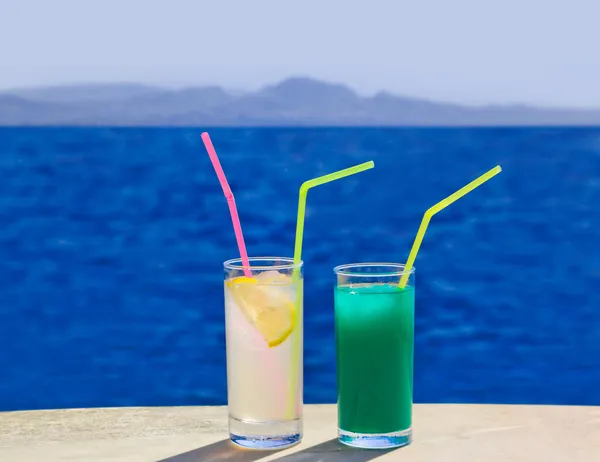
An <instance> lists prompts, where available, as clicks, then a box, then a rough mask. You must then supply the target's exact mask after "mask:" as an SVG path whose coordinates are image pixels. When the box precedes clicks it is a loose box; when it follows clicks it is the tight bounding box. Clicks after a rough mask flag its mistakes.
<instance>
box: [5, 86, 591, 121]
mask: <svg viewBox="0 0 600 462" xmlns="http://www.w3.org/2000/svg"><path fill="white" fill-rule="evenodd" d="M0 125H11V126H15V125H61V126H68V125H76V126H82V125H92V126H93V125H111V126H134V125H137V126H159V125H163V126H170V125H171V126H174V125H180V126H186V125H187V126H189V125H195V126H197V125H204V126H215V125H217V126H218V125H221V126H236V125H238V126H239V125H254V126H261V125H262V126H265V125H269V126H281V125H347V126H359V125H362V126H368V125H384V126H431V125H436V126H460V125H479V126H482V125H600V109H598V110H580V109H568V108H556V109H548V108H536V107H529V106H524V105H495V106H494V105H492V106H485V107H470V106H461V105H458V104H448V103H439V102H435V101H429V100H426V99H418V98H408V97H403V96H397V95H393V94H390V93H387V92H381V93H378V94H377V95H375V96H373V97H361V96H359V95H357V94H356V93H355V92H354V91H352V90H351V89H350V88H348V87H346V86H344V85H339V84H332V83H326V82H321V81H318V80H313V79H308V78H292V79H288V80H285V81H283V82H280V83H278V84H276V85H270V86H267V87H264V88H262V89H260V90H259V91H256V92H253V93H239V92H238V93H230V92H228V91H226V90H224V89H222V88H220V87H215V86H210V87H192V88H186V89H181V90H170V89H165V88H160V87H153V86H147V85H138V84H106V85H104V84H89V85H68V86H55V87H46V88H30V89H18V90H13V91H7V92H3V93H0Z"/></svg>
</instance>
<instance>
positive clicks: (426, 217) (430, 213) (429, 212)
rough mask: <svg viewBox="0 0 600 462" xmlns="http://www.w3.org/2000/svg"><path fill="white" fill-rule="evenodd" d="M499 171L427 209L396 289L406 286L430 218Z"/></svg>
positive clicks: (486, 175) (493, 171)
mask: <svg viewBox="0 0 600 462" xmlns="http://www.w3.org/2000/svg"><path fill="white" fill-rule="evenodd" d="M501 171H502V168H501V167H500V166H499V165H496V166H495V167H494V168H493V169H491V170H490V171H488V172H486V173H484V174H483V175H481V176H480V177H479V178H477V179H476V180H473V181H471V182H470V183H469V184H468V185H466V186H463V187H462V188H460V189H459V190H458V191H456V192H455V193H454V194H451V195H450V196H448V197H446V199H444V200H441V201H439V202H438V203H437V204H435V205H434V206H433V207H431V208H429V209H428V210H427V211H426V212H425V215H423V220H422V221H421V226H419V230H418V231H417V237H415V242H414V243H413V246H412V248H411V249H410V253H409V254H408V260H407V261H406V265H405V266H404V274H403V275H402V278H401V279H400V283H399V284H398V287H400V288H401V289H403V288H404V287H405V286H406V283H407V282H408V277H409V276H410V270H411V269H412V267H413V264H414V263H415V258H417V252H418V251H419V248H420V247H421V242H423V237H424V236H425V231H427V226H428V225H429V221H430V220H431V217H433V216H434V215H435V214H436V213H438V212H439V211H441V210H444V209H445V208H446V207H448V206H449V205H450V204H452V203H453V202H455V201H457V200H458V199H460V198H461V197H463V196H464V195H466V194H468V193H470V192H471V191H473V190H474V189H475V188H477V187H478V186H481V185H482V184H483V183H485V182H486V181H487V180H489V179H490V178H492V177H494V176H496V175H497V174H498V173H500V172H501Z"/></svg>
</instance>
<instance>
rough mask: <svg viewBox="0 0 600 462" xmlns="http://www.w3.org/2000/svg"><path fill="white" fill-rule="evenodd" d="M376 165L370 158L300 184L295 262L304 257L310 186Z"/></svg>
mask: <svg viewBox="0 0 600 462" xmlns="http://www.w3.org/2000/svg"><path fill="white" fill-rule="evenodd" d="M373 167H375V163H374V162H373V161H372V160H370V161H369V162H365V163H364V164H360V165H355V166H354V167H350V168H345V169H344V170H340V171H338V172H333V173H330V174H329V175H323V176H320V177H318V178H313V179H312V180H308V181H305V182H304V183H302V186H300V197H299V199H298V219H297V220H296V243H295V245H294V264H298V263H300V259H301V258H302V237H303V235H304V214H305V212H306V195H307V194H308V190H309V189H310V188H314V187H315V186H320V185H322V184H325V183H329V182H331V181H334V180H339V179H340V178H344V177H346V176H350V175H354V174H355V173H359V172H363V171H365V170H369V169H371V168H373Z"/></svg>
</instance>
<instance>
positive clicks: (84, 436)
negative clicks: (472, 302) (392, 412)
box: [0, 404, 600, 462]
mask: <svg viewBox="0 0 600 462" xmlns="http://www.w3.org/2000/svg"><path fill="white" fill-rule="evenodd" d="M336 421H337V415H336V407H335V405H332V404H324V405H306V406H304V433H305V434H304V439H303V441H302V442H301V443H300V444H299V445H297V446H295V447H293V448H290V449H287V450H284V451H280V452H262V451H248V450H240V449H237V448H236V447H234V446H233V445H232V444H231V443H230V442H229V440H228V433H227V408H226V407H155V408H107V409H68V410H48V411H21V412H4V413H0V460H1V461H15V462H17V461H18V462H28V461H35V462H53V461H71V462H72V461H86V462H95V461H102V462H117V461H118V462H138V461H139V462H150V461H152V462H156V461H169V462H192V461H204V462H217V461H228V460H232V461H238V462H251V461H255V460H261V461H264V462H268V461H273V460H277V461H284V462H300V461H317V462H320V461H322V462H331V461H340V462H342V461H343V462H366V461H370V460H376V461H377V462H379V461H381V462H385V461H394V460H398V461H403V462H411V461H428V462H436V461H444V462H454V461H460V462H464V461H486V462H494V461H502V462H506V461H526V462H532V461H538V460H543V461H544V462H553V461H557V462H558V461H560V462H563V461H568V462H579V461H586V462H588V461H589V462H598V461H600V407H592V406H590V407H579V406H509V405H458V404H417V405H415V406H414V417H413V423H414V427H413V430H414V431H413V443H412V444H411V445H409V446H406V447H404V448H399V449H396V450H393V451H389V452H383V451H378V450H355V449H352V448H348V447H346V446H343V445H341V444H339V443H338V442H337V439H336Z"/></svg>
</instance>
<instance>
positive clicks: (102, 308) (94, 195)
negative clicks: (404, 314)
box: [0, 0, 600, 410]
mask: <svg viewBox="0 0 600 462" xmlns="http://www.w3.org/2000/svg"><path fill="white" fill-rule="evenodd" d="M368 5H369V6H368V7H367V4H364V5H362V6H360V7H359V6H358V5H356V6H353V5H349V4H348V3H346V2H341V1H331V2H327V3H326V4H325V2H316V1H308V0H307V1H304V2H302V4H300V3H298V4H296V5H291V4H289V3H288V2H285V3H284V2H275V1H260V0H258V1H255V2H252V4H251V5H250V4H249V3H243V4H242V3H241V2H240V3H237V4H235V7H234V6H232V5H231V4H226V2H221V3H219V4H217V3H216V2H206V1H185V0H180V1H175V2H171V3H169V4H168V5H167V3H166V2H165V3H160V4H159V3H154V4H149V2H141V1H136V0H128V1H119V2H117V1H114V0H105V1H104V2H93V3H92V2H86V3H85V4H84V2H76V1H68V0H54V1H53V2H51V3H50V2H42V1H34V0H21V1H19V2H10V1H7V0H0V24H1V27H0V125H1V127H0V178H1V181H0V224H1V227H0V281H1V283H0V410H17V409H40V408H69V407H96V406H149V405H203V404H226V373H225V334H224V311H223V310H224V308H223V288H222V281H223V266H222V264H223V261H225V260H227V259H230V258H235V257H237V256H238V255H237V247H236V243H235V238H234V234H233V230H232V226H231V220H230V216H229V212H228V209H227V205H226V201H225V199H224V197H223V193H222V191H221V188H220V186H219V184H218V181H217V178H216V176H215V173H214V170H213V168H212V166H211V164H210V161H209V159H208V156H207V154H206V151H205V149H204V146H203V145H202V142H201V140H200V134H201V133H202V132H203V131H208V132H209V133H210V135H211V138H212V140H213V143H214V145H215V148H216V150H217V152H218V154H219V156H220V158H221V163H222V165H223V168H224V169H225V172H226V173H227V176H228V179H229V182H230V185H231V187H232V189H233V192H234V194H235V197H236V202H237V205H238V210H239V213H240V219H241V222H242V226H243V229H244V234H245V238H246V244H247V247H248V251H249V254H250V255H251V256H263V255H280V256H291V255H292V251H293V243H294V233H295V224H296V222H295V220H296V212H297V200H298V189H299V187H300V185H301V184H302V182H303V181H305V180H307V179H310V178H314V177H315V176H320V175H324V174H326V173H330V172H333V171H336V170H339V169H342V168H346V167H350V166H352V165H355V164H358V163H362V162H365V161H368V160H374V161H375V169H373V170H369V171H367V172H364V173H361V174H360V175H356V176H352V177H349V178H346V179H344V180H341V181H339V182H334V183H331V184H328V185H326V186H323V187H320V188H316V189H313V190H311V192H310V193H309V196H308V206H307V214H306V225H305V235H304V251H303V260H304V261H305V265H306V266H305V312H304V315H305V364H304V373H305V391H304V400H305V402H306V403H332V402H335V401H336V383H335V342H334V324H333V321H334V318H333V284H334V277H333V272H332V268H333V267H334V266H335V265H338V264H343V263H349V262H358V261H399V262H402V261H404V260H405V259H406V257H407V255H408V252H409V249H410V246H411V245H412V242H413V239H414V236H415V234H416V231H417V228H418V226H419V223H420V220H421V217H422V214H423V212H424V211H425V210H426V209H427V208H428V207H430V206H431V205H433V204H434V203H436V202H437V201H439V200H440V199H442V198H444V197H446V196H447V195H449V194H450V193H452V192H454V191H455V190H457V189H458V188H460V187H461V186H463V185H464V184H466V183H468V182H469V181H471V180H472V179H474V178H476V177H477V176H479V175H480V174H482V173H484V172H485V171H487V170H489V169H490V168H492V167H494V166H495V165H497V164H499V165H501V166H502V168H503V172H502V173H501V174H500V175H498V176H496V177H495V178H494V179H492V180H491V181H489V182H488V183H486V184H485V185H483V186H482V187H480V188H478V189H477V190H476V191H474V192H472V193H471V194H469V195H468V196H466V197H464V198H463V199H461V200H460V201H458V202H456V203H455V204H453V205H452V206H451V207H449V208H447V209H445V210H444V211H443V212H441V213H440V214H438V215H436V216H435V218H434V219H433V220H432V222H431V224H430V226H429V228H428V231H427V235H426V237H425V240H424V243H423V245H422V247H421V250H420V252H419V256H418V258H417V261H416V264H415V266H416V268H417V278H416V286H417V302H416V303H417V305H416V336H415V342H416V349H415V389H414V392H415V401H416V402H431V403H442V402H460V403H531V404H541V403H545V404H581V405H585V404H589V405H592V404H594V405H599V404H600V397H599V395H598V393H597V390H598V387H599V386H600V310H599V309H598V307H599V306H600V294H599V293H598V290H597V287H598V284H599V283H600V245H599V244H598V242H599V241H598V229H600V208H599V206H598V204H600V87H599V86H598V85H597V82H599V81H600V64H599V62H598V60H597V59H593V56H595V49H594V46H595V44H597V43H598V42H599V41H600V32H599V30H598V29H597V27H595V24H594V22H593V21H594V20H595V19H594V18H597V17H598V14H600V6H598V5H597V4H596V3H595V2H593V1H583V0H581V1H578V2H573V3H571V4H569V6H567V3H566V2H564V3H563V4H562V6H561V5H550V4H548V3H547V2H542V1H534V0H530V1H528V2H517V1H513V0H507V1H505V2H503V3H502V4H497V5H490V4H486V5H483V2H476V1H474V0H473V1H469V0H455V1H454V2H452V4H451V5H450V4H447V5H441V3H440V2H431V1H429V2H428V1H421V2H418V4H417V3H416V2H407V1H392V0H389V1H384V0H379V1H372V2H370V3H369V4H368Z"/></svg>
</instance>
